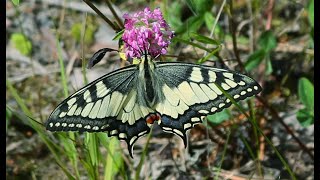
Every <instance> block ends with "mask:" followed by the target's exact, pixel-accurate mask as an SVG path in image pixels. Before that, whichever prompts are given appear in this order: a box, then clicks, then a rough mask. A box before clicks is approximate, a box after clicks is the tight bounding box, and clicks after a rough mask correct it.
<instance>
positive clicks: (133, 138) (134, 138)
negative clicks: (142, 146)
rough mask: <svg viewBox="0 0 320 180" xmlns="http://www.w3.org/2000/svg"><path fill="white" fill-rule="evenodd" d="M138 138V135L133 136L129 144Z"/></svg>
mask: <svg viewBox="0 0 320 180" xmlns="http://www.w3.org/2000/svg"><path fill="white" fill-rule="evenodd" d="M137 138H138V137H137V136H133V137H132V138H131V139H130V142H129V144H130V145H132V144H133V142H134V141H135V140H136V139H137Z"/></svg>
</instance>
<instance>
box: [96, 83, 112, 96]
mask: <svg viewBox="0 0 320 180" xmlns="http://www.w3.org/2000/svg"><path fill="white" fill-rule="evenodd" d="M96 89H97V97H99V98H102V97H104V96H105V95H107V94H108V92H109V91H110V90H109V89H107V87H106V85H105V84H104V83H103V82H102V81H100V82H98V83H97V84H96Z"/></svg>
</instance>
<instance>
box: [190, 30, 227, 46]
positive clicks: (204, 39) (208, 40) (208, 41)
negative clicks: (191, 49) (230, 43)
mask: <svg viewBox="0 0 320 180" xmlns="http://www.w3.org/2000/svg"><path fill="white" fill-rule="evenodd" d="M190 35H191V38H193V39H195V40H197V41H199V42H202V43H204V44H215V45H219V44H221V43H220V42H219V41H217V40H214V39H211V38H208V37H206V36H202V35H200V34H197V33H191V34H190Z"/></svg>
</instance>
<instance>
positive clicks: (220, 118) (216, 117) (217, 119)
mask: <svg viewBox="0 0 320 180" xmlns="http://www.w3.org/2000/svg"><path fill="white" fill-rule="evenodd" d="M207 118H208V121H210V122H211V123H213V124H221V123H222V122H224V121H226V120H228V119H230V118H231V116H230V113H229V111H228V110H227V109H224V110H222V111H221V112H218V113H215V114H213V115H208V116H207Z"/></svg>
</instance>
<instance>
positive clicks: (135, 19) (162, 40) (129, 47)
mask: <svg viewBox="0 0 320 180" xmlns="http://www.w3.org/2000/svg"><path fill="white" fill-rule="evenodd" d="M123 17H124V19H125V21H124V28H125V29H124V33H123V35H122V39H123V41H124V48H125V53H126V56H127V57H131V58H133V57H136V58H140V57H141V56H142V53H143V52H145V51H147V52H148V53H149V54H150V55H151V56H152V57H155V56H157V55H160V54H165V53H167V50H166V48H167V47H168V46H169V44H170V40H171V38H172V37H173V31H170V27H169V25H168V24H167V23H166V21H165V20H164V19H163V16H162V13H161V11H160V9H159V8H157V9H155V10H154V11H153V12H152V11H151V10H150V8H148V7H146V8H145V9H144V11H139V12H137V13H134V14H133V15H129V14H124V15H123Z"/></svg>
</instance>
